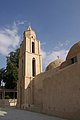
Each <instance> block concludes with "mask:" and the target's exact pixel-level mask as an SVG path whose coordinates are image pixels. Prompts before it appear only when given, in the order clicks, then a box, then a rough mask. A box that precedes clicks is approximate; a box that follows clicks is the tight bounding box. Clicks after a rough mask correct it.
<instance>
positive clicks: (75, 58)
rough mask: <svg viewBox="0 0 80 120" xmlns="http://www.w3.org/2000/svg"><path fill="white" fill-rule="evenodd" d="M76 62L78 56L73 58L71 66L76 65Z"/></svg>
mask: <svg viewBox="0 0 80 120" xmlns="http://www.w3.org/2000/svg"><path fill="white" fill-rule="evenodd" d="M75 62H77V56H75V57H73V58H71V64H74V63H75Z"/></svg>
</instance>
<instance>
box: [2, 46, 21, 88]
mask: <svg viewBox="0 0 80 120" xmlns="http://www.w3.org/2000/svg"><path fill="white" fill-rule="evenodd" d="M19 51H20V49H19V48H18V49H16V51H15V52H10V53H9V55H8V56H7V66H6V69H3V68H2V69H0V81H1V80H2V79H3V81H4V82H5V88H7V89H14V88H16V87H17V80H18V67H19Z"/></svg>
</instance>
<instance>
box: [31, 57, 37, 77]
mask: <svg viewBox="0 0 80 120" xmlns="http://www.w3.org/2000/svg"><path fill="white" fill-rule="evenodd" d="M32 76H33V77H35V76H36V60H35V58H33V59H32Z"/></svg>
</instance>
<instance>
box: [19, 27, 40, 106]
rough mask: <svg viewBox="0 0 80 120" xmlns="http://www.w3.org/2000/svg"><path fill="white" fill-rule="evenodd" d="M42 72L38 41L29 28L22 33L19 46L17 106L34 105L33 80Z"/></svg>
mask: <svg viewBox="0 0 80 120" xmlns="http://www.w3.org/2000/svg"><path fill="white" fill-rule="evenodd" d="M41 72H42V55H41V53H40V41H38V40H37V39H36V33H35V31H33V30H32V28H31V26H29V27H28V29H27V31H25V32H24V36H23V41H22V44H21V46H20V58H19V81H18V106H19V107H22V108H26V107H28V106H30V105H31V104H34V89H35V88H34V80H35V79H34V78H35V77H36V75H37V74H40V73H41Z"/></svg>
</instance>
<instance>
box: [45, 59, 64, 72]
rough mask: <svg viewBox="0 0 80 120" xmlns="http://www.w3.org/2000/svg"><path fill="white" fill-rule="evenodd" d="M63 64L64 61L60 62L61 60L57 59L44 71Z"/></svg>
mask: <svg viewBox="0 0 80 120" xmlns="http://www.w3.org/2000/svg"><path fill="white" fill-rule="evenodd" d="M63 62H64V60H62V59H57V60H55V61H53V62H51V63H50V64H49V65H48V66H47V67H46V71H48V70H51V69H54V68H57V67H59V66H60V65H61V64H62V63H63Z"/></svg>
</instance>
